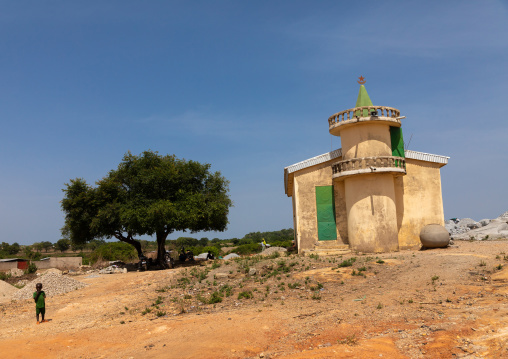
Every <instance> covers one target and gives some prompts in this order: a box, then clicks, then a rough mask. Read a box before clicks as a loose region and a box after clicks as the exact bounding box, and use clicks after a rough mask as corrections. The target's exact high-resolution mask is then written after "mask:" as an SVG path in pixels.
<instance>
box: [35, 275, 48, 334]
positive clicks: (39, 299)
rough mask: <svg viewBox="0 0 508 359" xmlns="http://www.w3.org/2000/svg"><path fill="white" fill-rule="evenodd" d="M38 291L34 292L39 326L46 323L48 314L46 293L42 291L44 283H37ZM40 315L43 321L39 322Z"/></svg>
mask: <svg viewBox="0 0 508 359" xmlns="http://www.w3.org/2000/svg"><path fill="white" fill-rule="evenodd" d="M35 289H36V291H35V292H34V301H35V315H36V317H37V324H39V323H44V322H45V320H44V314H46V301H45V299H46V293H44V292H43V290H42V283H37V284H36V285H35ZM39 313H40V314H41V316H42V321H41V322H39Z"/></svg>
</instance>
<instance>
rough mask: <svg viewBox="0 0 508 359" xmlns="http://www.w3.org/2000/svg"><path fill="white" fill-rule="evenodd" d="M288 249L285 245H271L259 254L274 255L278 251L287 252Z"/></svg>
mask: <svg viewBox="0 0 508 359" xmlns="http://www.w3.org/2000/svg"><path fill="white" fill-rule="evenodd" d="M287 251H288V250H287V249H286V248H284V247H270V248H266V249H265V250H264V251H263V252H261V253H259V254H260V255H262V256H269V255H272V254H274V253H276V252H279V253H283V252H287Z"/></svg>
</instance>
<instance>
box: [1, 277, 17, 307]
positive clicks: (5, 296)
mask: <svg viewBox="0 0 508 359" xmlns="http://www.w3.org/2000/svg"><path fill="white" fill-rule="evenodd" d="M17 291H19V289H18V288H16V287H14V286H12V285H10V284H9V283H7V282H4V281H3V280H0V302H5V301H8V300H10V299H11V297H12V295H13V294H14V293H16V292H17Z"/></svg>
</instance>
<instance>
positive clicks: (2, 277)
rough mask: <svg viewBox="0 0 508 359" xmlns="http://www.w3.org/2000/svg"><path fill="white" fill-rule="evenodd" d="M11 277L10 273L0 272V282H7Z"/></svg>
mask: <svg viewBox="0 0 508 359" xmlns="http://www.w3.org/2000/svg"><path fill="white" fill-rule="evenodd" d="M11 276H12V275H11V274H10V273H5V272H0V280H7V279H9V278H10V277H11Z"/></svg>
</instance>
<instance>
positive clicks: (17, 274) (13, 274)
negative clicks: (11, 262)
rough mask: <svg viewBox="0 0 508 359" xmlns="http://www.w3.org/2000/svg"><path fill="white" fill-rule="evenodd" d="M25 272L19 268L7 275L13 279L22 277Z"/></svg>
mask: <svg viewBox="0 0 508 359" xmlns="http://www.w3.org/2000/svg"><path fill="white" fill-rule="evenodd" d="M24 273H25V272H24V271H23V270H22V269H19V268H11V269H10V270H9V271H8V272H7V274H10V275H11V277H21V276H22V275H23V274H24Z"/></svg>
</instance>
